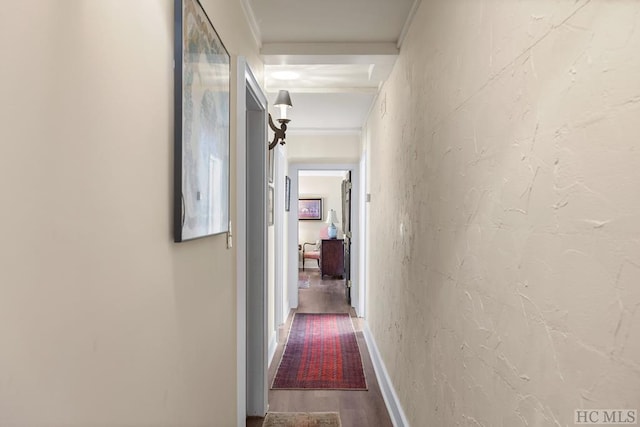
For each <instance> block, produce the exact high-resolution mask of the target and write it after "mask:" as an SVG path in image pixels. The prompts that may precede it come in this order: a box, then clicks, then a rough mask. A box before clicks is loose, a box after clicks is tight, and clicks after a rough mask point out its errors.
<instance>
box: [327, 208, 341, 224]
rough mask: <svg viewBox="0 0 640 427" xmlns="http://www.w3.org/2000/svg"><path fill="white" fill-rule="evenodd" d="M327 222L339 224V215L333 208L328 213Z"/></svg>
mask: <svg viewBox="0 0 640 427" xmlns="http://www.w3.org/2000/svg"><path fill="white" fill-rule="evenodd" d="M326 223H327V224H337V223H338V216H337V215H336V211H335V210H333V209H329V214H328V215H327V220H326Z"/></svg>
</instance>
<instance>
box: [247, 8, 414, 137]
mask: <svg viewBox="0 0 640 427" xmlns="http://www.w3.org/2000/svg"><path fill="white" fill-rule="evenodd" d="M419 1H420V0H324V1H317V0H316V1H311V0H243V5H244V8H245V12H246V13H247V17H248V19H249V22H250V24H251V25H252V30H253V32H254V36H255V37H256V40H257V42H258V43H259V44H260V46H261V54H262V57H263V59H264V62H265V64H266V65H265V86H266V90H267V92H268V96H269V101H270V103H271V104H273V101H274V100H275V96H276V93H277V91H278V90H279V89H287V90H288V91H289V92H290V94H291V100H292V103H293V108H292V109H291V110H289V113H288V118H290V119H291V123H289V132H291V133H293V132H308V133H315V132H316V131H323V132H327V131H337V132H341V131H350V132H351V131H354V130H355V131H357V130H360V129H361V128H362V125H363V123H364V120H365V119H366V116H367V114H368V112H369V109H370V108H371V103H372V102H373V100H374V98H375V95H376V93H377V92H378V90H379V87H380V85H381V84H382V82H384V80H385V79H386V78H387V77H388V75H389V73H390V72H391V69H392V67H393V64H394V62H395V58H396V57H397V54H398V49H399V46H400V44H401V42H402V38H403V37H404V32H405V31H406V28H407V27H408V23H409V21H410V19H411V17H412V15H413V12H414V10H415V9H416V7H417V5H418V3H419ZM283 71H284V72H292V73H290V74H291V75H289V76H286V75H284V76H283V75H282V74H283V73H282V72H283ZM285 74H286V73H285Z"/></svg>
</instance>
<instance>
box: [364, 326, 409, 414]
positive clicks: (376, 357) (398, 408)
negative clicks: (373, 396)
mask: <svg viewBox="0 0 640 427" xmlns="http://www.w3.org/2000/svg"><path fill="white" fill-rule="evenodd" d="M362 332H363V334H364V339H365V341H366V342H367V347H368V348H369V354H370V355H371V361H372V362H373V369H374V370H375V371H376V378H377V379H378V385H380V391H381V392H382V397H383V398H384V403H385V404H386V405H387V411H389V416H390V417H391V422H392V423H393V425H394V427H409V421H407V416H406V415H405V414H404V411H403V410H402V405H400V400H398V395H397V394H396V390H395V388H394V387H393V383H392V382H391V378H390V377H389V373H388V372H387V368H386V367H385V366H384V362H383V361H382V356H381V355H380V351H379V350H378V346H377V345H376V341H375V339H374V338H373V335H372V334H371V329H369V324H368V323H367V322H366V321H365V322H364V327H363V329H362Z"/></svg>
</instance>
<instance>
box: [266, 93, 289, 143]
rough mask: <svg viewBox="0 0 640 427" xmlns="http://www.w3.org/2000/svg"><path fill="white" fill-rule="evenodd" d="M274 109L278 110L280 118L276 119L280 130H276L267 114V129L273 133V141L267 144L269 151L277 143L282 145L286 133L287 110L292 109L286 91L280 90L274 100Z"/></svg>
mask: <svg viewBox="0 0 640 427" xmlns="http://www.w3.org/2000/svg"><path fill="white" fill-rule="evenodd" d="M273 106H274V107H277V108H279V109H280V118H279V119H278V123H280V128H277V127H276V125H275V124H273V119H272V118H271V114H269V127H270V128H271V130H272V131H273V132H274V135H273V141H271V142H269V141H267V142H269V150H273V149H274V148H275V146H276V145H278V142H280V144H282V145H284V138H285V136H286V135H285V132H286V131H287V123H289V122H290V121H291V120H289V119H287V109H289V108H291V107H292V104H291V97H290V96H289V91H288V90H281V91H279V92H278V97H277V98H276V102H275V103H274V104H273Z"/></svg>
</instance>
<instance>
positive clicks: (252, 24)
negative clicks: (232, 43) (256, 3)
mask: <svg viewBox="0 0 640 427" xmlns="http://www.w3.org/2000/svg"><path fill="white" fill-rule="evenodd" d="M240 4H241V5H242V11H243V12H244V16H245V18H247V24H249V29H250V30H251V35H252V36H253V40H254V41H255V42H256V45H257V46H258V49H260V48H262V33H261V32H260V26H259V25H258V20H257V19H256V14H255V13H253V8H252V7H251V3H249V0H240Z"/></svg>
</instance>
